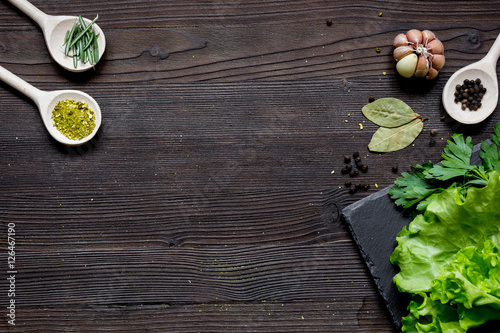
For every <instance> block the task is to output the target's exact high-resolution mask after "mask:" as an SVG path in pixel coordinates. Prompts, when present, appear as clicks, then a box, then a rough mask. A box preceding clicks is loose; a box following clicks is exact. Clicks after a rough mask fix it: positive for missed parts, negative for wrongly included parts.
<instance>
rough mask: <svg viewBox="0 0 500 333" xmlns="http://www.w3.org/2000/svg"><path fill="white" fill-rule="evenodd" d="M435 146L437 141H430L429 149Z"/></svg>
mask: <svg viewBox="0 0 500 333" xmlns="http://www.w3.org/2000/svg"><path fill="white" fill-rule="evenodd" d="M435 145H436V140H434V139H433V138H431V140H430V141H429V147H434V146H435Z"/></svg>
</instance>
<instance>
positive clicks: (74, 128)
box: [52, 99, 95, 140]
mask: <svg viewBox="0 0 500 333" xmlns="http://www.w3.org/2000/svg"><path fill="white" fill-rule="evenodd" d="M52 120H53V124H54V127H55V128H56V129H57V130H58V131H59V132H61V133H62V134H63V135H64V136H65V137H67V138H68V139H71V140H81V139H83V138H85V137H87V136H89V135H90V134H91V133H92V131H93V130H94V128H95V114H94V111H92V109H91V108H90V107H89V106H88V105H87V103H85V102H78V101H74V100H72V99H65V100H63V101H59V102H58V103H57V104H56V106H55V107H54V110H53V111H52Z"/></svg>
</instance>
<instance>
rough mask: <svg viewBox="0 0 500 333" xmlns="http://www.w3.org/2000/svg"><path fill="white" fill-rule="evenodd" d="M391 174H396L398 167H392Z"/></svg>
mask: <svg viewBox="0 0 500 333" xmlns="http://www.w3.org/2000/svg"><path fill="white" fill-rule="evenodd" d="M392 172H394V173H396V172H398V166H397V165H394V166H393V167H392Z"/></svg>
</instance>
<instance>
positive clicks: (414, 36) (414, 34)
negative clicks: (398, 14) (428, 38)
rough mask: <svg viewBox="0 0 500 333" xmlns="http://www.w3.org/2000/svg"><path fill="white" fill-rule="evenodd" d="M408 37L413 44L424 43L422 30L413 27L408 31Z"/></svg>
mask: <svg viewBox="0 0 500 333" xmlns="http://www.w3.org/2000/svg"><path fill="white" fill-rule="evenodd" d="M406 38H407V39H408V42H410V43H411V44H413V46H417V45H420V44H422V32H421V31H420V30H417V29H412V30H410V31H408V32H407V33H406Z"/></svg>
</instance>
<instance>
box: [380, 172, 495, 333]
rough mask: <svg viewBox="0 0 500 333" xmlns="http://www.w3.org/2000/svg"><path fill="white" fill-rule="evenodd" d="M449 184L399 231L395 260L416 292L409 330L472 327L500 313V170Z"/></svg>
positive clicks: (402, 285) (399, 279)
mask: <svg viewBox="0 0 500 333" xmlns="http://www.w3.org/2000/svg"><path fill="white" fill-rule="evenodd" d="M460 190H461V189H460V188H459V187H454V188H449V189H446V190H444V191H443V192H442V193H441V194H439V195H438V196H437V197H436V198H435V200H434V201H432V202H430V203H429V204H428V206H427V209H426V211H425V213H424V214H420V215H418V216H417V217H416V218H415V219H414V220H413V221H412V222H411V223H410V225H409V227H408V228H406V227H405V228H403V230H402V231H401V232H400V233H399V234H398V236H397V241H398V246H397V247H396V249H395V250H394V252H393V253H392V255H391V258H390V259H391V262H392V263H393V264H396V265H399V267H400V270H401V271H400V272H399V273H398V274H397V275H396V276H395V277H394V281H395V283H396V285H397V286H398V289H399V290H400V291H402V292H407V293H411V294H413V296H414V300H413V301H412V303H411V304H410V305H409V310H410V314H409V315H408V316H407V317H405V318H404V319H403V320H402V324H403V331H405V332H466V331H467V330H468V329H469V328H475V327H479V326H480V325H482V324H483V323H485V322H487V321H489V320H492V319H499V318H500V257H499V249H500V204H499V203H500V172H498V171H492V172H491V173H490V174H489V181H488V184H487V185H486V186H485V187H483V188H469V189H468V194H467V197H466V199H465V201H464V199H463V197H462V196H461V195H460Z"/></svg>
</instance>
